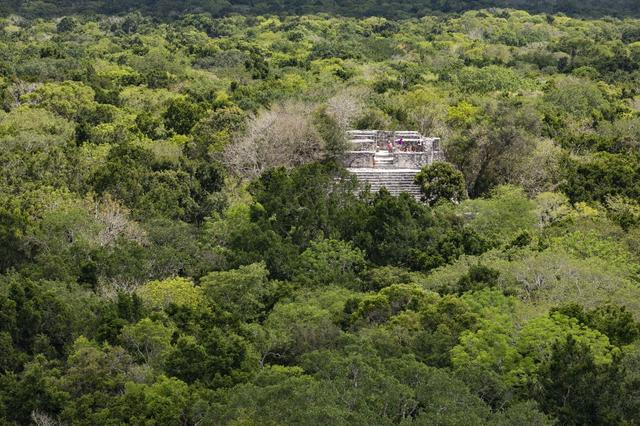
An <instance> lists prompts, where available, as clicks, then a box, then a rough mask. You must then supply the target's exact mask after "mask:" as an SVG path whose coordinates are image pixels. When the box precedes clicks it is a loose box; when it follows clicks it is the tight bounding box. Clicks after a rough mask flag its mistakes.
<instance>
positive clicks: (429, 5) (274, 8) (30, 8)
mask: <svg viewBox="0 0 640 426" xmlns="http://www.w3.org/2000/svg"><path fill="white" fill-rule="evenodd" d="M488 7H508V8H514V9H523V10H528V11H531V12H537V13H544V12H547V13H566V14H572V15H580V16H628V15H634V16H638V15H639V14H640V11H639V10H638V4H637V2H636V1H635V0H607V1H601V0H582V1H577V0H390V1H385V2H381V1H379V0H362V1H355V0H348V1H346V0H334V1H315V0H278V1H269V0H140V1H133V0H41V1H27V0H4V1H3V3H2V4H0V13H19V14H22V15H25V16H31V17H35V16H39V17H42V16H60V15H64V14H69V13H83V14H88V13H106V14H113V13H123V12H129V11H133V10H142V11H144V12H145V13H151V14H153V15H155V16H159V17H163V18H167V17H173V18H175V17H176V16H177V15H179V14H182V13H203V12H204V13H210V14H212V15H214V16H224V15H227V14H230V13H238V14H242V15H251V16H256V15H264V14H275V15H305V14H311V13H329V14H339V15H343V16H385V17H388V18H407V17H412V16H424V15H428V14H432V13H451V12H463V11H465V10H469V9H481V8H488Z"/></svg>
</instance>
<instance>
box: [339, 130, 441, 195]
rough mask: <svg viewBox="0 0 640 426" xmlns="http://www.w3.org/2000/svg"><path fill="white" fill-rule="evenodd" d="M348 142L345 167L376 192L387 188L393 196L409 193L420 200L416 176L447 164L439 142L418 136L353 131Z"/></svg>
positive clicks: (437, 139) (414, 134) (417, 134)
mask: <svg viewBox="0 0 640 426" xmlns="http://www.w3.org/2000/svg"><path fill="white" fill-rule="evenodd" d="M348 139H349V145H350V149H349V150H348V151H347V152H346V154H345V157H344V165H345V166H346V167H347V169H348V170H349V172H351V173H353V174H354V175H356V176H357V178H358V180H359V181H360V182H361V183H362V184H363V185H369V186H370V189H371V191H373V192H377V191H378V190H379V189H380V188H382V187H385V188H386V189H387V190H388V191H389V192H390V193H391V194H393V195H398V194H400V193H401V192H407V193H409V194H411V195H412V196H414V197H415V198H416V199H419V198H420V189H419V187H418V185H416V184H415V183H414V179H415V176H416V174H417V173H418V172H419V171H420V169H421V168H422V167H423V166H424V165H427V164H431V163H433V162H435V161H444V154H443V152H442V150H441V147H440V139H439V138H427V137H424V136H422V135H421V134H420V133H418V132H412V131H398V132H391V131H384V130H351V131H349V132H348Z"/></svg>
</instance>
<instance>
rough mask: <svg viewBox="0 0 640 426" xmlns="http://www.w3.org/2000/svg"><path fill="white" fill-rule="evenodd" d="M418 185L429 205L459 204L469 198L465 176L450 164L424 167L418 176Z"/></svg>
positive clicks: (435, 164)
mask: <svg viewBox="0 0 640 426" xmlns="http://www.w3.org/2000/svg"><path fill="white" fill-rule="evenodd" d="M416 183H417V184H418V185H420V190H421V192H422V196H423V200H424V201H425V202H426V203H427V204H429V205H434V204H437V203H438V202H440V201H447V202H451V203H454V204H458V203H459V202H460V201H462V200H464V199H466V198H467V189H466V185H465V179H464V175H463V174H462V173H461V172H460V171H458V170H456V169H455V167H453V165H451V164H449V163H434V164H431V165H428V166H424V167H423V168H422V170H420V173H418V174H417V175H416Z"/></svg>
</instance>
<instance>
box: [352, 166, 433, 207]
mask: <svg viewBox="0 0 640 426" xmlns="http://www.w3.org/2000/svg"><path fill="white" fill-rule="evenodd" d="M377 166H378V167H380V166H379V165H378V164H377ZM348 170H349V172H350V173H352V174H354V175H355V176H356V177H357V178H358V181H359V182H360V183H361V184H363V185H366V184H369V185H370V188H371V192H374V193H375V192H378V191H379V190H380V189H381V188H382V187H384V188H386V189H387V191H389V193H390V194H391V195H400V193H402V192H406V193H408V194H409V195H411V196H413V197H414V198H415V199H416V200H420V196H421V194H420V187H419V186H418V185H416V184H415V183H414V179H415V176H416V174H417V173H418V172H419V170H410V169H392V168H387V169H385V168H375V169H348Z"/></svg>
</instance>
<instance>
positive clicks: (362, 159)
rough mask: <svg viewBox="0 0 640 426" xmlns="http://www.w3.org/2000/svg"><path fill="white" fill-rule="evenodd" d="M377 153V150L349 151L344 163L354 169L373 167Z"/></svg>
mask: <svg viewBox="0 0 640 426" xmlns="http://www.w3.org/2000/svg"><path fill="white" fill-rule="evenodd" d="M375 155H376V152H375V151H347V152H346V153H345V155H344V159H343V163H344V165H345V167H348V168H353V169H361V168H373V166H374V161H373V159H374V157H375Z"/></svg>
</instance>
